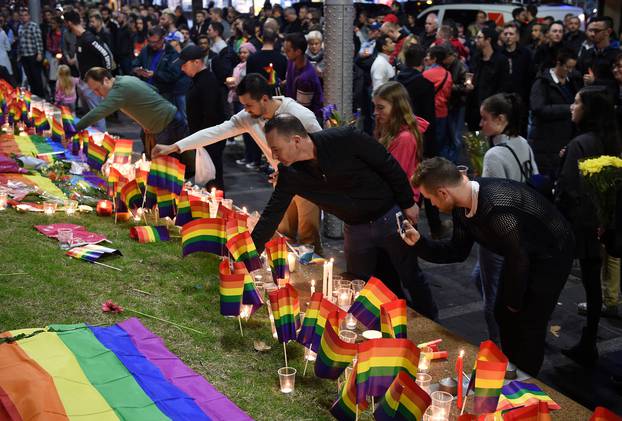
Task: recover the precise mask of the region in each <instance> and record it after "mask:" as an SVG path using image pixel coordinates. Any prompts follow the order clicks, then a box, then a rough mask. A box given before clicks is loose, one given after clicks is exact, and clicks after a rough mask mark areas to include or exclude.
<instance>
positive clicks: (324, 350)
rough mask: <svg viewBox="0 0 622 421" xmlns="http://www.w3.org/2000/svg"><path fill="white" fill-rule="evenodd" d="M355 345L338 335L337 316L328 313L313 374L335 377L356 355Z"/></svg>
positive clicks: (328, 377) (334, 313) (323, 377)
mask: <svg viewBox="0 0 622 421" xmlns="http://www.w3.org/2000/svg"><path fill="white" fill-rule="evenodd" d="M356 350H357V345H356V344H355V343H354V344H353V343H349V342H345V341H344V340H342V339H341V338H340V337H339V316H338V314H337V312H336V311H333V312H332V313H330V314H329V315H328V318H327V319H326V325H325V327H324V333H323V334H322V339H321V341H320V348H319V350H318V352H317V359H316V360H315V375H316V376H317V377H319V378H322V379H333V380H335V379H337V378H339V376H340V375H341V373H343V371H344V370H345V369H346V367H347V366H349V365H350V363H351V362H352V361H353V360H354V357H356Z"/></svg>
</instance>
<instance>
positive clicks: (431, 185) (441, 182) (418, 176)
mask: <svg viewBox="0 0 622 421" xmlns="http://www.w3.org/2000/svg"><path fill="white" fill-rule="evenodd" d="M461 181H462V174H460V171H458V168H457V167H456V165H454V163H453V162H451V161H449V160H448V159H445V158H441V157H435V158H430V159H426V160H424V161H423V162H421V163H420V164H419V165H418V166H417V169H416V170H415V174H414V175H413V178H412V180H411V183H412V185H413V186H415V187H421V186H425V188H426V189H428V190H436V189H438V188H439V187H442V186H457V185H458V184H460V182H461Z"/></svg>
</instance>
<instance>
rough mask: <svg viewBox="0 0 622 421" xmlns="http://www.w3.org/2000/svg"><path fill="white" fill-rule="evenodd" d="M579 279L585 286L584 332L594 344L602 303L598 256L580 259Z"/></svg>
mask: <svg viewBox="0 0 622 421" xmlns="http://www.w3.org/2000/svg"><path fill="white" fill-rule="evenodd" d="M579 264H580V266H581V281H582V282H583V287H584V288H585V298H586V301H587V326H586V329H585V333H586V335H587V337H588V338H589V340H590V342H593V343H594V344H596V336H597V335H598V322H599V321H600V309H601V307H602V305H603V296H602V287H601V285H600V266H601V260H600V257H588V258H585V259H580V260H579Z"/></svg>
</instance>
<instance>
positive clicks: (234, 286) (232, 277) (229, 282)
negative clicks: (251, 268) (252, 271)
mask: <svg viewBox="0 0 622 421" xmlns="http://www.w3.org/2000/svg"><path fill="white" fill-rule="evenodd" d="M218 268H219V271H220V288H219V291H220V314H222V315H223V316H239V315H240V305H241V304H242V294H243V292H244V278H245V274H243V273H232V272H231V266H230V264H229V259H227V258H225V259H223V261H222V262H220V265H219V267H218Z"/></svg>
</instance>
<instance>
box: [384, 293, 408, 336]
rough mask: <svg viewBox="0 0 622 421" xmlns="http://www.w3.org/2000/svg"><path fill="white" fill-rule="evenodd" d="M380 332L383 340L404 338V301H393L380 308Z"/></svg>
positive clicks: (406, 323) (405, 324) (405, 333)
mask: <svg viewBox="0 0 622 421" xmlns="http://www.w3.org/2000/svg"><path fill="white" fill-rule="evenodd" d="M380 331H381V332H382V337H384V338H406V336H407V331H408V320H407V317H406V300H401V299H400V300H395V301H391V302H390V303H386V304H382V305H381V306H380Z"/></svg>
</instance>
